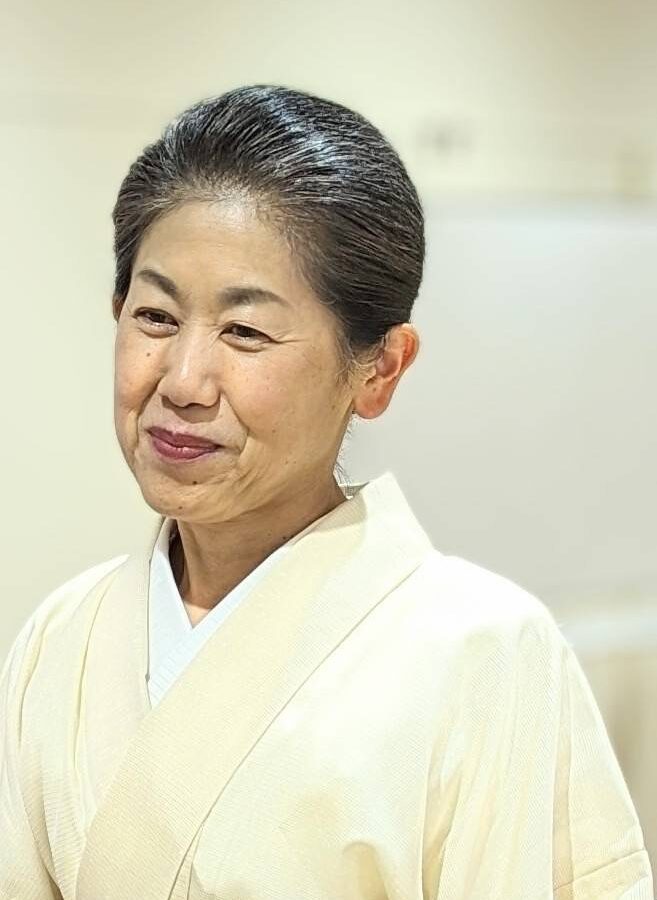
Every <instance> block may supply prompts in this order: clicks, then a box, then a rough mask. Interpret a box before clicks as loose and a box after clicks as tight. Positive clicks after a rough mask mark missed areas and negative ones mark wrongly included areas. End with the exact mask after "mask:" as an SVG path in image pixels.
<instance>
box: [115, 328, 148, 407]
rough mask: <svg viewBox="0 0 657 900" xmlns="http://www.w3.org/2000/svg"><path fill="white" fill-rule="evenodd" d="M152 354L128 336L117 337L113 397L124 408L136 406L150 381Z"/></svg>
mask: <svg viewBox="0 0 657 900" xmlns="http://www.w3.org/2000/svg"><path fill="white" fill-rule="evenodd" d="M152 369H153V363H152V354H151V351H150V350H147V349H145V348H144V347H138V346H135V341H134V340H130V338H129V337H128V336H119V337H117V341H116V346H115V352H114V397H115V402H116V403H117V404H119V405H120V406H121V407H123V408H124V409H130V408H134V407H137V406H138V405H139V403H140V400H141V399H142V398H143V397H144V396H145V395H146V394H147V393H148V391H149V389H150V385H151V382H152V377H153V376H152Z"/></svg>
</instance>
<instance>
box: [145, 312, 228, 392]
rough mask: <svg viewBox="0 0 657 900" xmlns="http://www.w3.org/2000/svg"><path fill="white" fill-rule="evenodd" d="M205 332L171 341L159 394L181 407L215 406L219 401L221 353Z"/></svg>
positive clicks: (196, 332) (193, 332) (190, 334)
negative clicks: (219, 355) (219, 361)
mask: <svg viewBox="0 0 657 900" xmlns="http://www.w3.org/2000/svg"><path fill="white" fill-rule="evenodd" d="M214 340H215V339H214V338H213V337H210V336H208V334H207V332H202V331H201V330H196V331H193V330H191V329H190V330H188V331H187V333H186V334H183V333H182V329H181V332H179V333H178V334H177V335H176V337H175V339H174V340H172V341H170V343H169V346H168V348H167V353H166V357H165V370H164V373H163V375H162V377H161V378H160V382H159V385H158V392H159V393H160V395H161V396H162V397H164V398H167V399H168V400H170V401H171V403H173V404H175V405H176V406H179V407H186V406H190V405H198V406H214V405H215V404H216V403H217V400H218V398H219V372H218V370H217V356H218V353H219V350H218V348H217V346H215V344H214Z"/></svg>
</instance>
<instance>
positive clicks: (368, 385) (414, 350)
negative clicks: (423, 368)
mask: <svg viewBox="0 0 657 900" xmlns="http://www.w3.org/2000/svg"><path fill="white" fill-rule="evenodd" d="M419 349H420V336H419V334H418V332H417V330H416V329H415V328H414V327H413V325H411V324H410V323H409V322H404V324H402V325H394V326H393V327H392V328H391V329H390V330H389V331H388V333H387V335H386V340H385V343H384V346H383V349H382V350H381V353H380V354H379V356H378V358H377V360H376V362H375V364H374V371H373V372H371V374H368V375H366V376H365V380H364V381H362V382H361V384H360V385H359V387H358V388H357V390H356V393H355V394H354V399H353V411H354V413H355V414H356V415H358V416H360V418H361V419H376V418H377V416H380V415H381V413H382V412H385V410H386V409H387V408H388V404H389V403H390V401H391V399H392V395H393V393H394V391H395V388H396V387H397V384H398V383H399V379H400V378H401V376H402V375H403V374H404V372H405V371H406V369H407V368H408V367H409V366H410V365H411V363H412V362H413V361H414V359H415V357H416V356H417V354H418V351H419Z"/></svg>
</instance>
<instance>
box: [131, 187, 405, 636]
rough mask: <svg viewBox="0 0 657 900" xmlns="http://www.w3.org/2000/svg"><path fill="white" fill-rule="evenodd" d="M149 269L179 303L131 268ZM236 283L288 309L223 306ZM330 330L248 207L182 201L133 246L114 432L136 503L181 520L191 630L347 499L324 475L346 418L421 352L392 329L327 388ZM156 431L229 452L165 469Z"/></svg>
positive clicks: (376, 397) (369, 410)
mask: <svg viewBox="0 0 657 900" xmlns="http://www.w3.org/2000/svg"><path fill="white" fill-rule="evenodd" d="M146 267H148V268H150V269H152V270H155V271H156V272H157V273H159V274H160V275H164V276H166V277H167V278H168V279H170V281H172V282H173V283H174V284H175V286H176V287H177V289H178V292H179V297H178V299H173V297H171V296H169V294H168V293H167V292H166V291H165V290H164V289H163V287H162V286H161V285H158V284H156V283H154V281H153V280H152V279H151V280H147V278H146V277H145V276H143V275H139V274H138V273H140V271H142V270H143V269H144V268H146ZM247 284H248V285H251V286H253V285H255V286H258V287H260V288H264V289H267V290H269V291H273V292H274V293H276V294H277V295H279V296H280V297H282V298H284V299H285V300H286V301H287V305H285V306H284V305H279V304H276V303H273V302H266V303H263V304H259V303H250V304H249V305H247V306H241V305H240V306H235V305H225V306H222V305H221V304H220V302H219V300H218V297H219V295H220V294H221V292H223V291H224V290H225V289H226V288H229V287H234V286H244V285H247ZM145 313H146V314H145ZM236 326H241V327H236ZM334 327H335V326H334V320H333V318H332V315H331V313H330V312H329V311H328V310H327V309H326V307H324V306H323V305H322V304H321V303H320V302H319V300H318V299H317V297H316V296H315V294H314V293H313V292H312V290H311V289H310V288H309V286H308V285H307V283H306V281H305V280H304V279H303V277H302V275H301V274H300V272H299V271H298V268H297V266H296V265H295V261H294V259H293V257H292V256H291V254H290V251H289V250H288V249H287V246H286V245H285V243H284V242H283V240H282V238H281V237H280V236H279V235H278V233H277V232H276V231H275V229H274V228H273V226H271V225H268V224H266V223H264V222H263V221H262V220H261V219H258V218H257V216H256V214H255V212H254V210H253V208H252V207H250V206H249V205H247V204H245V203H243V202H238V201H222V202H216V203H208V202H196V201H195V202H188V203H185V204H183V205H182V206H179V207H178V208H176V209H175V210H174V211H172V212H170V213H168V214H167V215H166V216H164V217H163V218H161V219H159V220H157V221H156V222H155V223H154V224H153V225H152V226H151V227H150V229H149V230H148V231H147V232H146V234H145V235H144V237H143V238H142V240H141V243H140V246H139V250H138V253H137V256H136V259H135V262H134V265H133V269H132V278H131V283H130V288H129V291H128V294H127V297H126V300H125V303H124V305H123V307H122V309H121V312H120V315H119V318H118V321H117V331H116V343H115V380H114V386H115V390H114V419H115V427H116V434H117V437H118V440H119V444H120V446H121V450H122V452H123V455H124V457H125V460H126V462H127V463H128V466H129V467H130V469H131V471H132V473H133V475H134V476H135V478H136V480H137V482H138V484H139V487H140V489H141V491H142V494H143V496H144V499H145V500H146V502H147V503H148V504H149V506H151V507H152V508H153V509H154V510H156V511H157V512H159V513H160V514H162V515H167V516H172V517H174V518H175V519H176V520H177V525H178V531H179V535H180V543H179V546H178V551H177V558H176V560H174V559H172V565H173V568H174V574H175V575H176V580H177V583H178V588H179V590H180V594H181V597H182V599H183V602H184V604H185V607H186V609H187V613H188V615H189V618H190V621H191V622H192V624H196V623H197V622H198V621H200V620H201V619H202V618H203V616H204V615H206V614H207V612H209V611H210V610H211V609H212V608H213V607H214V606H215V605H216V604H217V603H218V602H219V601H220V600H221V599H222V598H223V597H225V596H226V594H228V593H229V592H230V591H231V590H232V589H233V588H234V587H235V586H236V585H237V584H239V582H240V581H242V580H243V579H244V578H245V577H246V575H248V573H249V572H251V571H253V569H254V568H256V566H258V565H259V564H260V563H261V562H262V561H263V560H264V559H266V558H267V557H268V556H269V555H270V554H271V553H272V552H273V551H274V550H276V549H277V548H278V547H280V546H281V545H282V544H284V543H286V542H287V541H288V540H289V539H290V538H291V537H293V536H294V535H295V534H298V533H299V532H300V531H301V530H302V529H304V528H305V527H306V526H307V525H309V524H310V523H311V522H314V521H315V520H316V519H317V518H319V517H320V516H323V515H324V514H326V513H327V512H329V511H331V510H332V509H334V508H335V507H336V506H338V505H339V504H340V503H342V502H345V497H344V495H343V493H342V491H341V490H340V488H339V487H338V485H337V483H336V480H335V477H334V475H333V470H334V466H335V463H336V460H337V456H338V452H339V450H340V446H341V444H342V440H343V437H344V433H345V430H346V428H347V425H348V423H349V419H350V416H351V413H352V411H353V412H356V413H357V414H358V415H359V416H360V417H362V418H365V419H370V418H375V417H377V416H379V415H381V413H382V412H383V411H384V410H385V409H386V407H387V406H388V404H389V402H390V400H391V397H392V394H393V392H394V390H395V387H396V385H397V384H398V382H399V379H400V377H401V375H402V374H403V372H404V371H405V370H406V369H407V368H408V366H409V365H410V364H411V363H412V362H413V360H414V359H415V356H416V354H417V352H418V349H419V337H418V334H417V332H416V330H415V329H414V328H413V326H411V325H410V324H409V323H405V324H403V325H398V326H395V327H394V328H392V329H391V330H390V332H389V333H388V341H387V344H386V347H385V348H384V349H383V350H382V352H381V353H380V355H379V358H378V360H377V361H376V362H375V363H374V364H373V365H372V366H371V367H370V369H369V370H368V371H367V372H364V373H362V374H361V375H359V377H358V379H357V380H356V381H355V383H354V381H353V380H352V381H351V383H350V384H349V385H348V386H347V385H345V386H336V377H337V372H338V357H337V355H336V351H335V347H334V338H333V335H334V333H335V332H334V331H333V329H334ZM245 329H255V330H256V332H259V333H260V334H259V335H258V334H255V333H253V332H250V331H246V330H245ZM153 425H157V426H160V427H162V428H167V429H169V430H173V431H187V432H191V433H193V434H197V435H200V436H202V437H205V438H207V439H209V440H213V441H215V442H216V443H220V444H222V445H224V446H225V447H226V449H224V450H222V451H220V452H218V453H213V454H210V455H208V456H203V457H200V458H199V459H198V460H194V461H186V462H184V463H182V464H181V463H171V462H167V461H164V460H162V459H161V458H160V457H158V456H157V454H156V452H155V450H154V449H153V447H152V442H151V438H150V435H149V434H148V433H147V431H146V429H147V428H148V427H150V426H153Z"/></svg>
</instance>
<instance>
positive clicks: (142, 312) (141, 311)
mask: <svg viewBox="0 0 657 900" xmlns="http://www.w3.org/2000/svg"><path fill="white" fill-rule="evenodd" d="M148 313H151V314H152V313H155V315H156V316H165V317H166V318H169V319H173V316H171V315H169V313H167V312H164V310H161V309H151V308H150V307H147V308H140V309H138V310H137V311H136V312H135V313H134V315H135V318H139V317H140V316H143V315H146V314H148ZM146 321H147V322H148V324H149V325H152V326H153V327H154V328H167V327H168V326H169V325H170V324H171V323H170V322H154V321H153V320H152V319H147V320H146ZM227 327H228V328H229V329H230V328H243V329H244V330H245V331H251V332H253V334H254V335H255V337H240V336H239V335H234V337H236V338H237V340H238V341H254V340H261V339H264V340H266V341H268V340H270V338H269V337H268V336H267V335H266V334H264V332H262V331H260V330H259V329H257V328H253V327H252V326H251V325H244V324H242V323H241V322H231V323H230V325H228V326H227Z"/></svg>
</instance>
